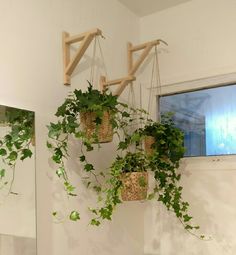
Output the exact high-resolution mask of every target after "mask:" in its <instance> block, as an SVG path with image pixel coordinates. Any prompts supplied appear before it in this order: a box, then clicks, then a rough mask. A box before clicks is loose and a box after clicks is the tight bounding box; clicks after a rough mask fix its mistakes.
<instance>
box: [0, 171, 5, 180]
mask: <svg viewBox="0 0 236 255" xmlns="http://www.w3.org/2000/svg"><path fill="white" fill-rule="evenodd" d="M5 173H6V170H5V169H1V170H0V178H1V179H2V178H3V177H4V176H5Z"/></svg>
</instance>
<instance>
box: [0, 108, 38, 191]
mask: <svg viewBox="0 0 236 255" xmlns="http://www.w3.org/2000/svg"><path fill="white" fill-rule="evenodd" d="M2 107H5V106H2ZM5 109H6V110H5V116H4V121H3V122H2V123H3V124H4V126H5V128H6V132H4V136H3V137H2V138H1V139H0V157H1V160H2V162H3V164H2V165H1V169H0V180H1V182H2V187H4V186H6V185H8V184H9V182H8V181H5V178H4V177H5V175H6V171H7V166H8V167H10V168H11V169H12V173H13V177H12V179H11V181H10V187H9V191H8V194H11V193H12V194H13V192H12V185H13V182H14V176H15V167H16V164H17V160H19V159H20V160H22V161H23V160H25V159H27V158H31V157H32V155H33V151H32V147H31V145H32V144H34V140H35V133H34V132H35V131H34V113H33V112H31V111H26V110H21V109H16V108H11V107H5ZM4 166H5V167H4ZM14 194H15V193H14Z"/></svg>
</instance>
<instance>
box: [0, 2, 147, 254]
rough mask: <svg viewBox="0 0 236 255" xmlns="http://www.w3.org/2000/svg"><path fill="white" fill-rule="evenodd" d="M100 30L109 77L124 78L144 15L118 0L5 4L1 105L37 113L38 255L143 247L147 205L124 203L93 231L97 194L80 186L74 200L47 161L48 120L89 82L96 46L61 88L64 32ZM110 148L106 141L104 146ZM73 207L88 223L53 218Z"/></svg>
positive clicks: (0, 21) (0, 9) (0, 13)
mask: <svg viewBox="0 0 236 255" xmlns="http://www.w3.org/2000/svg"><path fill="white" fill-rule="evenodd" d="M95 27H98V28H100V29H102V31H103V33H104V35H105V37H106V40H105V41H103V40H101V43H102V46H103V49H104V56H105V59H106V64H107V67H108V71H109V74H110V77H111V78H118V77H120V76H122V75H126V74H127V72H126V42H127V41H132V42H134V43H136V42H137V40H138V39H139V26H138V18H137V17H136V16H134V15H133V14H132V13H131V12H129V11H128V10H127V9H126V8H125V7H123V6H122V5H121V4H119V3H118V2H117V1H116V0H99V1H93V0H86V1H85V0H70V1H68V0H42V1H37V0H33V1H32V0H22V1H17V0H11V1H9V0H8V1H6V0H2V1H1V2H0V31H1V35H2V37H1V38H2V40H1V47H0V56H1V57H0V84H1V96H0V104H3V105H4V104H6V105H10V106H15V107H19V108H25V109H29V110H33V111H35V113H36V144H37V145H36V168H37V223H38V225H37V234H38V255H41V254H43V255H44V254H50V255H53V254H55V255H65V254H67V255H75V254H87V255H92V254H96V255H99V254H102V255H106V254H114V255H115V254H124V255H125V254H127V255H128V254H136V255H139V254H140V255H141V254H142V252H143V209H144V208H143V205H142V204H136V203H135V204H132V203H131V204H129V205H127V206H122V207H124V208H121V209H118V210H117V211H116V213H115V216H114V221H113V222H112V223H111V224H105V225H104V226H102V227H101V228H99V229H96V228H95V229H94V228H93V227H90V226H88V212H87V206H88V205H91V202H92V200H93V199H92V198H91V195H89V194H87V191H86V190H84V189H83V188H82V187H81V196H80V197H78V198H77V199H74V203H73V202H71V203H72V204H71V203H69V202H68V201H67V199H66V198H65V197H64V194H63V193H62V192H61V189H62V187H61V186H60V184H58V182H57V180H56V179H54V177H53V176H54V175H55V174H54V172H53V171H54V170H53V169H52V168H51V167H50V166H49V153H48V150H47V148H46V146H45V144H46V135H47V129H46V125H47V124H48V123H49V121H52V120H53V119H54V118H53V113H54V112H55V111H56V108H57V107H58V106H59V105H60V104H61V103H62V102H63V100H64V97H65V95H67V93H68V92H69V91H70V90H73V89H75V88H85V87H86V86H87V84H86V79H88V78H89V75H90V69H89V66H90V64H91V62H90V58H91V56H92V54H91V53H92V52H91V50H92V47H90V50H89V51H88V52H86V57H85V58H84V59H83V61H82V64H80V65H79V68H78V69H76V73H75V75H74V76H73V78H72V86H71V87H65V86H63V84H62V82H63V72H62V66H63V64H62V50H61V49H62V45H61V34H62V31H63V30H65V31H67V32H69V33H71V34H72V35H75V34H79V33H81V32H85V31H87V30H90V29H91V28H95ZM111 148H112V147H109V145H107V146H105V151H110V150H111ZM71 164H72V163H71ZM73 164H74V165H73V166H71V170H72V175H73V176H74V181H75V182H78V183H80V181H79V176H78V174H77V173H74V171H73V170H75V169H76V167H77V164H76V163H73ZM77 180H78V181H77ZM54 184H55V185H54ZM69 206H71V207H72V208H75V207H78V209H79V210H80V211H81V217H82V220H81V221H80V222H78V223H72V222H68V221H66V222H65V223H63V224H55V223H53V219H52V216H51V213H52V211H53V210H57V209H59V210H60V208H63V209H65V208H68V207H69ZM69 209H70V208H68V212H69ZM64 211H65V212H67V211H66V209H65V210H64Z"/></svg>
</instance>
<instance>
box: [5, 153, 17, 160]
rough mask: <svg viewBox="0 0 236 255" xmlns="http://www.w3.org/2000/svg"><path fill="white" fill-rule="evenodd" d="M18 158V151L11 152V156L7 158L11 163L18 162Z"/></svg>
mask: <svg viewBox="0 0 236 255" xmlns="http://www.w3.org/2000/svg"><path fill="white" fill-rule="evenodd" d="M17 157H18V153H17V152H16V151H12V152H10V154H9V156H8V157H7V158H8V159H9V160H10V161H16V160H17Z"/></svg>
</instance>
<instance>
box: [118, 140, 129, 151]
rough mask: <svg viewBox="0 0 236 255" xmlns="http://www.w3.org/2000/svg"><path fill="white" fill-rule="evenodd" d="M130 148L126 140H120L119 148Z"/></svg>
mask: <svg viewBox="0 0 236 255" xmlns="http://www.w3.org/2000/svg"><path fill="white" fill-rule="evenodd" d="M127 148H128V144H127V143H126V142H123V141H121V142H119V145H118V150H125V149H127Z"/></svg>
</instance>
